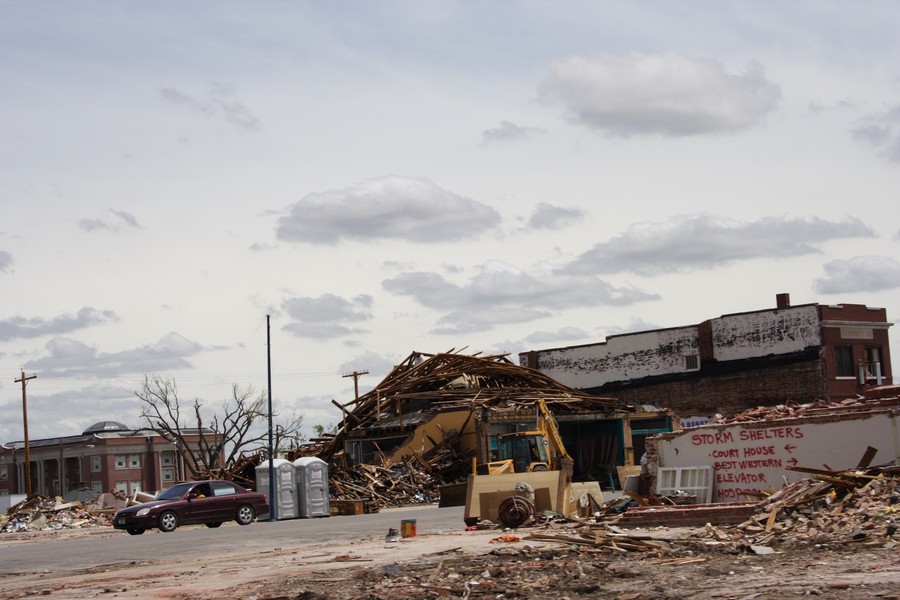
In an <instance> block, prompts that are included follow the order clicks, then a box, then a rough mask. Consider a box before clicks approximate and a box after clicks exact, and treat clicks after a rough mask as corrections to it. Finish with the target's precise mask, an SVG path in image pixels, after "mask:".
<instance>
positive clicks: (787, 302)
mask: <svg viewBox="0 0 900 600" xmlns="http://www.w3.org/2000/svg"><path fill="white" fill-rule="evenodd" d="M790 307H791V295H790V294H775V308H777V309H778V310H782V309H785V308H790Z"/></svg>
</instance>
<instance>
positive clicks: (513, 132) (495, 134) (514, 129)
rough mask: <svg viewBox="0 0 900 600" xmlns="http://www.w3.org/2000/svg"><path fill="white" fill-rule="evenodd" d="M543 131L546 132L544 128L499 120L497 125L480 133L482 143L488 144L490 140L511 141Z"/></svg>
mask: <svg viewBox="0 0 900 600" xmlns="http://www.w3.org/2000/svg"><path fill="white" fill-rule="evenodd" d="M545 133H547V132H546V131H545V130H543V129H540V128H538V127H521V126H519V125H516V124H515V123H511V122H509V121H501V122H500V126H499V127H495V128H494V129H485V130H484V131H483V132H482V133H481V141H482V143H483V144H489V143H491V142H512V141H516V140H524V139H529V138H533V137H536V136H538V135H543V134H545Z"/></svg>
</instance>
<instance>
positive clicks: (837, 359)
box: [834, 346, 856, 377]
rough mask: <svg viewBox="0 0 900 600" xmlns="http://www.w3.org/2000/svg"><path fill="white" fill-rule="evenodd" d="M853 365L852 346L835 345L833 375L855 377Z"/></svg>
mask: <svg viewBox="0 0 900 600" xmlns="http://www.w3.org/2000/svg"><path fill="white" fill-rule="evenodd" d="M853 367H854V365H853V347H852V346H835V347H834V376H835V377H855V376H856V374H855V373H854V368H853Z"/></svg>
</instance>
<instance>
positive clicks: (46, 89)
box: [0, 0, 900, 442]
mask: <svg viewBox="0 0 900 600" xmlns="http://www.w3.org/2000/svg"><path fill="white" fill-rule="evenodd" d="M897 31H900V3H896V2H889V1H877V0H874V1H869V2H864V3H850V2H844V1H838V0H835V1H828V0H816V1H808V2H804V1H778V2H774V1H764V0H763V1H753V2H750V1H745V2H735V1H727V0H709V1H703V0H697V1H693V2H687V3H673V2H662V1H659V2H653V1H628V2H624V1H623V2H616V1H604V0H591V1H565V0H563V1H549V0H547V1H543V0H530V1H512V0H511V1H491V0H486V1H477V2H476V1H474V0H472V1H466V2H461V1H449V0H448V1H431V0H408V1H396V0H382V1H379V2H371V1H363V0H346V1H335V2H306V1H301V0H298V1H291V2H287V1H272V0H255V1H253V2H250V1H244V2H237V1H233V0H221V1H186V2H183V1H177V2H176V1H167V0H160V1H157V2H134V1H124V2H123V1H106V0H93V1H84V0H67V1H61V0H60V1H46V0H19V1H17V0H0V90H2V93H0V205H2V214H3V217H2V219H0V289H2V295H0V441H2V442H8V441H14V440H21V439H23V422H22V421H23V414H22V413H23V411H22V389H21V386H20V384H19V383H16V382H15V380H16V379H18V378H19V377H20V376H21V374H22V373H23V372H24V373H25V375H27V376H31V375H36V377H35V378H34V379H30V380H28V384H27V388H26V392H27V406H28V427H29V437H30V438H31V439H39V438H43V437H55V436H60V435H77V434H79V433H81V432H82V431H83V430H84V429H86V428H87V427H89V426H90V425H92V424H93V423H95V422H98V421H102V420H114V421H120V422H122V423H125V424H126V425H129V426H135V427H136V426H139V425H140V424H141V420H140V412H141V407H140V402H139V401H138V400H137V398H136V397H135V395H134V392H135V391H136V390H139V389H140V387H141V384H142V382H143V381H144V378H145V377H154V376H159V377H162V378H166V379H172V380H174V381H175V384H176V385H177V389H178V394H179V397H180V398H181V399H182V401H183V402H187V403H190V402H193V400H194V399H199V400H201V402H202V403H203V404H204V406H205V408H204V410H214V409H215V407H216V406H218V405H220V404H221V402H223V401H224V400H225V399H227V398H228V397H230V395H231V390H232V386H233V385H234V384H237V385H239V386H241V387H242V388H244V389H246V388H247V387H252V389H253V390H254V392H255V393H261V394H264V395H266V394H268V390H269V384H268V365H269V356H270V357H271V393H272V402H273V406H274V408H275V411H276V412H278V413H279V414H280V415H282V416H287V415H291V414H297V415H302V416H303V418H304V430H305V432H306V434H307V435H309V434H311V432H312V427H313V426H315V425H321V426H323V427H326V428H327V427H330V426H332V425H334V424H336V423H337V422H338V421H339V420H340V413H339V411H338V409H337V408H336V407H335V406H334V404H333V403H332V400H335V401H337V402H339V403H341V404H345V403H347V402H349V401H351V400H352V399H353V396H354V385H353V384H354V380H353V377H349V376H348V375H349V374H350V373H352V372H354V371H358V372H364V371H365V372H367V374H364V375H360V376H359V379H358V383H359V392H360V393H365V392H366V391H368V390H369V389H371V388H372V387H373V386H375V385H376V384H377V383H378V382H379V381H380V380H381V379H382V378H383V377H384V376H385V375H386V374H387V373H388V372H389V371H390V370H391V369H392V368H393V366H394V365H396V364H398V363H399V362H400V361H402V360H403V359H405V358H406V357H407V356H408V355H409V354H410V353H411V352H414V351H416V352H424V353H439V352H445V351H450V350H456V351H463V352H465V353H476V352H481V353H485V354H502V353H509V354H510V359H511V360H513V361H514V362H518V353H519V352H524V351H528V350H539V349H545V348H557V347H563V346H570V345H578V344H590V343H597V342H602V341H604V339H605V337H606V336H609V335H613V334H618V333H624V332H629V331H641V330H647V329H656V328H663V327H676V326H683V325H690V324H696V323H699V322H702V321H704V320H707V319H711V318H715V317H718V316H720V315H722V314H728V313H735V312H744V311H753V310H763V309H767V308H774V306H775V296H776V294H779V293H788V294H790V297H791V302H792V304H795V305H797V304H806V303H820V304H837V303H855V304H865V305H868V306H870V307H879V308H886V309H887V313H888V320H889V321H890V320H892V319H896V318H897V317H898V315H900V260H898V249H900V202H898V201H897V200H898V199H897V196H898V190H900V36H898V35H897ZM267 324H268V325H267ZM898 331H900V330H898V329H897V327H894V328H892V329H891V336H890V337H891V343H892V345H893V346H894V348H895V354H898V355H900V333H898ZM895 363H896V361H895Z"/></svg>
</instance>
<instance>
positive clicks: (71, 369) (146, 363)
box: [25, 332, 203, 378]
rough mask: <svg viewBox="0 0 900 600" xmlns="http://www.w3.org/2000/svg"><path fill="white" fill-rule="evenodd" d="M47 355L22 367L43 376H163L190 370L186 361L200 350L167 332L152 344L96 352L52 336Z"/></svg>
mask: <svg viewBox="0 0 900 600" xmlns="http://www.w3.org/2000/svg"><path fill="white" fill-rule="evenodd" d="M45 348H46V349H47V351H48V352H49V356H46V357H42V358H37V359H34V360H31V361H28V362H27V363H26V364H25V367H26V368H27V369H29V370H36V371H39V372H40V373H41V374H42V375H44V376H47V377H97V378H99V377H116V376H119V375H122V374H123V373H163V372H166V371H172V370H181V369H190V368H192V365H191V364H190V363H189V362H188V361H187V359H188V358H189V357H191V356H193V355H195V354H197V353H198V352H200V351H201V350H203V347H202V346H201V345H200V344H198V343H196V342H192V341H191V340H189V339H187V338H185V337H183V336H181V335H179V334H177V333H175V332H171V333H169V334H167V335H166V336H164V337H162V338H160V340H159V341H158V342H156V343H154V344H149V345H146V346H141V347H139V348H133V349H130V350H123V351H121V352H98V351H97V349H96V348H94V347H91V346H88V345H87V344H85V343H83V342H80V341H77V340H73V339H71V338H65V337H56V338H53V339H52V340H50V341H49V342H47V344H46V346H45Z"/></svg>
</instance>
